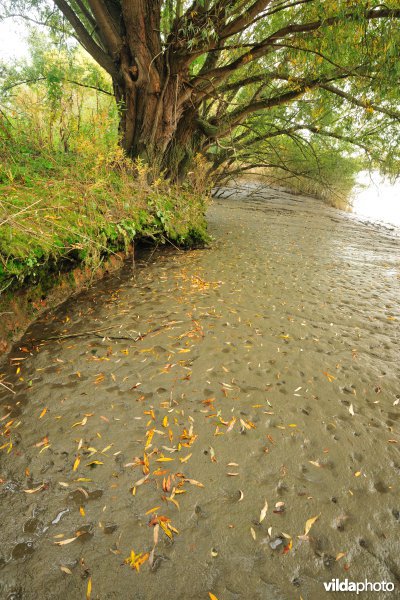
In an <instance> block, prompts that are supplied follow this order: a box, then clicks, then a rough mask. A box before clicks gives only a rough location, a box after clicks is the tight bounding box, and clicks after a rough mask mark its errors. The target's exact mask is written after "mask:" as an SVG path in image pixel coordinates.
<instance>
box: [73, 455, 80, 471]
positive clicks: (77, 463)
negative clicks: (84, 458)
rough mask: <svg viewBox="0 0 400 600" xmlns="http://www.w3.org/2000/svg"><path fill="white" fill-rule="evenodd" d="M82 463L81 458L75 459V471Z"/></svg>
mask: <svg viewBox="0 0 400 600" xmlns="http://www.w3.org/2000/svg"><path fill="white" fill-rule="evenodd" d="M80 462H81V457H80V456H77V457H76V459H75V462H74V466H73V467H72V470H73V471H76V470H77V468H78V467H79V464H80Z"/></svg>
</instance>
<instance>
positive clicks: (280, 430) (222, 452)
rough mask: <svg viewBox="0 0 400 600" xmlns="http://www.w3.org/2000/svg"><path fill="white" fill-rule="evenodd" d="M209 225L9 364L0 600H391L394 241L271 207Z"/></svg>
mask: <svg viewBox="0 0 400 600" xmlns="http://www.w3.org/2000/svg"><path fill="white" fill-rule="evenodd" d="M209 222H210V232H211V234H212V235H213V236H214V238H215V240H214V242H213V244H212V247H211V249H205V250H197V251H193V252H186V253H183V252H178V251H175V250H173V249H171V251H164V252H155V253H153V254H149V255H147V257H146V259H145V260H143V263H144V262H146V265H145V266H141V267H139V268H137V270H136V274H135V276H134V277H132V271H131V270H130V265H127V267H126V269H125V270H123V271H122V272H120V273H119V274H118V275H114V276H112V277H110V278H108V279H106V280H103V281H102V282H101V283H99V284H97V285H95V286H94V287H93V288H92V289H90V290H89V291H87V292H85V293H82V294H80V295H79V296H77V297H75V298H73V299H71V300H69V301H68V302H67V303H65V304H64V305H63V306H61V307H60V308H58V309H57V310H55V311H53V312H51V313H48V314H46V315H45V316H44V317H43V318H41V320H40V321H38V322H37V323H35V324H34V325H33V326H32V327H31V328H30V329H29V331H28V332H27V334H26V336H25V338H24V339H23V340H22V341H21V342H20V343H19V344H18V345H17V347H16V348H15V349H14V351H13V353H12V354H11V366H10V367H7V368H6V369H5V373H4V374H3V379H2V381H3V383H4V384H6V385H7V386H8V387H9V388H10V389H12V390H13V391H14V392H15V393H11V392H10V391H8V390H7V389H5V388H4V387H3V388H0V419H2V420H1V421H0V434H1V435H0V448H1V450H0V511H1V513H0V514H1V529H0V598H1V599H3V598H4V599H8V600H11V599H12V600H17V599H20V598H21V599H27V600H28V599H29V600H31V599H32V600H33V599H35V600H36V599H37V598H41V599H56V598H57V599H58V598H66V599H68V600H69V599H71V600H75V599H80V598H85V597H86V594H88V595H90V597H91V598H99V599H113V598H115V599H125V598H126V599H130V598H134V599H135V600H141V599H143V600H153V599H154V600H159V599H160V600H164V599H165V600H169V599H171V600H172V599H174V600H180V599H184V598H190V599H193V600H200V599H208V598H210V596H209V592H211V593H212V594H214V595H215V596H216V597H217V598H218V600H236V599H246V600H247V599H250V600H257V599H260V600H261V599H268V600H289V599H290V600H292V599H300V597H301V598H303V600H319V599H320V598H324V597H328V598H340V597H342V596H343V594H339V593H338V594H336V593H329V594H328V593H326V592H325V591H324V587H323V582H324V581H325V582H328V581H330V580H331V579H333V578H338V579H340V580H343V579H345V578H346V577H347V578H348V579H349V580H352V581H363V580H364V579H365V578H367V579H368V580H369V581H387V582H393V583H394V584H395V586H396V591H395V592H393V593H391V594H386V595H385V594H384V593H378V594H377V593H370V592H367V593H364V594H362V595H360V597H362V598H365V599H369V598H371V599H372V598H386V597H388V598H389V597H390V598H399V597H400V593H399V589H400V588H399V586H400V559H399V550H400V494H399V475H400V454H399V449H400V431H399V429H400V421H399V418H400V403H399V399H400V386H399V369H400V361H399V318H400V315H399V299H400V252H399V237H398V236H396V232H395V231H391V230H389V229H384V228H377V227H374V226H372V225H368V224H365V223H360V222H359V221H357V220H356V219H354V218H352V217H350V216H347V215H345V214H343V213H339V212H337V211H335V210H333V209H329V208H327V207H325V206H323V205H321V204H319V203H318V202H317V201H315V200H310V199H305V198H302V197H293V196H290V195H288V194H285V193H283V192H274V191H268V190H264V191H263V192H262V193H261V192H257V191H255V192H254V193H253V194H252V195H250V196H245V195H244V194H240V193H236V194H234V195H231V196H230V197H229V198H225V199H224V198H219V199H216V200H215V201H214V204H213V206H212V207H211V209H210V212H209ZM33 340H36V341H33ZM315 517H318V518H317V519H316V518H315ZM299 536H300V537H299ZM132 550H133V551H134V553H135V554H132V555H131V551H132ZM140 553H142V554H141V556H138V555H140ZM125 559H128V561H125ZM90 588H91V589H90ZM347 597H355V595H354V596H352V595H351V594H347Z"/></svg>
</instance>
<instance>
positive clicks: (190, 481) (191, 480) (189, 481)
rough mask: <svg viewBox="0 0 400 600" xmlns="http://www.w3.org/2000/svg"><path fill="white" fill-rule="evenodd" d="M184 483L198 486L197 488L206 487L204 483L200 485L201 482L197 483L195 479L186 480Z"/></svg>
mask: <svg viewBox="0 0 400 600" xmlns="http://www.w3.org/2000/svg"><path fill="white" fill-rule="evenodd" d="M183 481H186V482H187V483H190V484H191V485H196V486H197V487H201V488H203V487H204V485H203V484H202V483H200V481H196V480H195V479H187V478H185V479H184V480H183Z"/></svg>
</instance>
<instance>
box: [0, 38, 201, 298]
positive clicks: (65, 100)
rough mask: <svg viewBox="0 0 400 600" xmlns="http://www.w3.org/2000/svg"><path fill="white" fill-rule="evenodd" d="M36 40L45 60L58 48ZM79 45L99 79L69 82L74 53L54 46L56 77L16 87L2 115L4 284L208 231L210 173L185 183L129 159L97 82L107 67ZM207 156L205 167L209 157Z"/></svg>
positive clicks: (36, 52) (0, 249) (0, 261)
mask: <svg viewBox="0 0 400 600" xmlns="http://www.w3.org/2000/svg"><path fill="white" fill-rule="evenodd" d="M35 44H36V42H35V43H34V45H33V57H34V62H35V61H36V63H39V64H40V63H41V62H42V63H43V61H44V60H45V59H46V55H47V56H48V55H49V53H50V51H49V49H48V48H45V47H44V46H43V44H42V45H41V46H38V45H37V44H36V45H35ZM73 54H74V59H75V60H74V69H75V71H77V70H78V69H79V70H80V74H81V76H83V77H86V78H87V81H91V82H92V83H93V86H92V87H91V88H87V87H82V86H75V85H74V84H72V83H69V82H67V81H61V75H60V73H62V74H63V76H67V77H68V78H73V77H74V73H71V72H70V70H68V61H70V59H71V55H68V54H67V53H65V52H61V53H59V54H55V53H53V54H52V61H51V62H50V61H48V62H47V64H48V73H47V76H46V77H45V78H44V79H41V80H40V81H38V82H37V83H35V84H34V85H32V84H31V85H30V86H28V85H24V86H17V87H15V88H14V90H13V98H12V107H11V105H9V110H8V111H7V113H3V114H2V120H1V122H0V124H1V130H0V290H5V289H8V290H9V291H11V290H13V289H15V288H16V287H19V286H21V285H22V284H24V283H27V282H29V283H32V282H36V281H37V280H40V279H41V278H43V277H47V275H48V273H49V272H51V273H56V272H57V271H58V270H59V269H63V270H68V269H70V268H72V267H73V266H75V265H77V264H79V263H84V264H85V265H89V266H90V267H92V268H96V266H97V265H99V264H100V263H101V261H102V260H103V258H104V257H105V256H106V255H108V254H110V253H113V252H117V251H119V250H127V249H128V246H129V245H130V244H131V243H132V242H133V241H134V240H138V239H140V238H151V239H153V240H157V242H158V241H159V242H162V243H165V242H166V241H167V240H168V241H170V242H171V243H173V244H175V245H180V246H193V245H195V244H201V243H202V242H204V240H205V239H206V237H207V236H206V225H205V219H204V212H205V208H206V204H207V198H208V194H207V189H206V188H205V186H204V184H203V183H202V181H201V178H200V177H199V176H198V177H194V176H193V177H192V179H191V180H190V181H187V183H186V184H185V185H182V186H180V187H179V189H178V188H177V187H176V186H173V185H171V184H168V183H167V182H166V181H165V179H163V178H155V177H152V176H151V173H150V167H149V166H148V165H145V164H144V163H143V162H141V161H140V160H138V161H136V162H135V163H133V162H132V161H131V160H128V159H127V158H126V157H125V155H124V152H123V150H122V149H121V148H120V146H119V145H118V136H117V127H116V123H117V121H116V114H117V111H116V107H115V104H114V101H113V99H112V97H110V96H108V95H107V94H104V93H103V92H99V91H98V90H97V89H93V88H94V87H98V85H99V78H100V77H101V70H100V69H98V67H96V65H95V64H94V63H93V62H92V61H88V60H87V59H86V60H85V59H84V58H83V56H82V54H81V53H80V52H77V51H74V53H73ZM69 64H72V63H71V62H69ZM57 72H58V73H59V75H58V78H57V77H56V75H55V73H57ZM75 75H76V73H75ZM96 81H97V86H96V85H95V83H96ZM106 84H107V82H105V85H106ZM198 165H199V168H200V171H201V160H200V159H199V161H198ZM197 173H199V170H197ZM149 180H151V183H149Z"/></svg>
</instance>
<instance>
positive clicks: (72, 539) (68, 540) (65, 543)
mask: <svg viewBox="0 0 400 600" xmlns="http://www.w3.org/2000/svg"><path fill="white" fill-rule="evenodd" d="M78 537H79V535H77V536H75V537H73V538H68V539H67V540H61V541H60V542H54V543H55V544H56V546H66V545H67V544H71V543H72V542H74V541H75V540H77V539H78Z"/></svg>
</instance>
